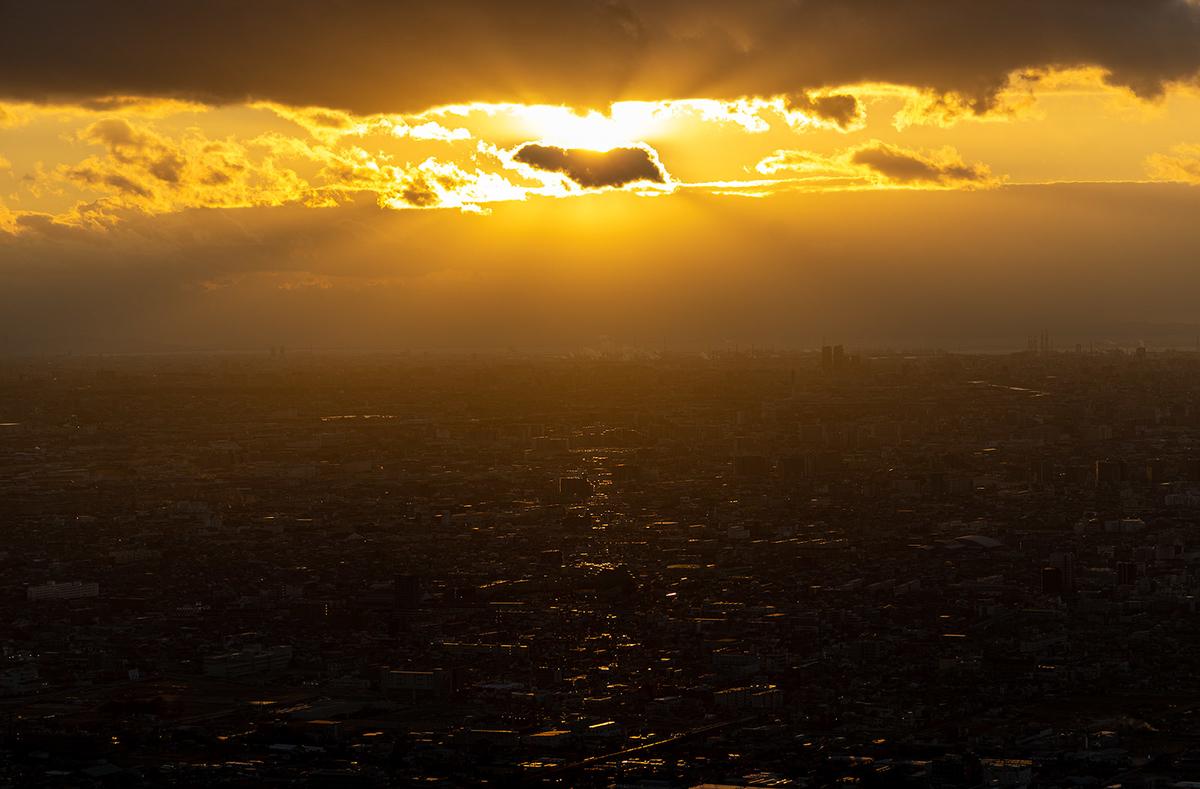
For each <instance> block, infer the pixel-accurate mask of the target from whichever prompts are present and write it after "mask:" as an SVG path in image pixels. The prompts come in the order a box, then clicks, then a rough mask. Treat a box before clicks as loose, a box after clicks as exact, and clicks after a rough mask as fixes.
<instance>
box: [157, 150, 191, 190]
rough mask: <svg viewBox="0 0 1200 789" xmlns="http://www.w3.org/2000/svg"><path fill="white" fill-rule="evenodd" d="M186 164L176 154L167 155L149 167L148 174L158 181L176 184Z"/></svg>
mask: <svg viewBox="0 0 1200 789" xmlns="http://www.w3.org/2000/svg"><path fill="white" fill-rule="evenodd" d="M186 164H187V162H185V161H184V160H183V158H182V157H181V156H179V155H178V154H175V153H168V154H167V155H166V156H163V157H162V158H161V159H159V160H158V161H156V162H155V163H154V164H152V165H150V174H151V175H153V176H154V177H155V178H157V179H158V180H160V181H166V182H167V183H171V184H177V183H179V177H180V175H181V174H182V173H183V168H184V166H185V165H186Z"/></svg>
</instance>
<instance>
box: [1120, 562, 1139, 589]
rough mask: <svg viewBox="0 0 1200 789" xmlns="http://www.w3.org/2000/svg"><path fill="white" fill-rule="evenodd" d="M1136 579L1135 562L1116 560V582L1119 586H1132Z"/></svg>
mask: <svg viewBox="0 0 1200 789" xmlns="http://www.w3.org/2000/svg"><path fill="white" fill-rule="evenodd" d="M1137 579H1138V566H1137V562H1117V583H1118V584H1119V585H1120V586H1133V585H1134V584H1135V583H1137Z"/></svg>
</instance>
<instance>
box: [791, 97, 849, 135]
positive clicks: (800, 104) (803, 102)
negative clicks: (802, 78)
mask: <svg viewBox="0 0 1200 789" xmlns="http://www.w3.org/2000/svg"><path fill="white" fill-rule="evenodd" d="M786 106H787V109H788V110H789V111H791V112H802V113H804V114H806V115H811V116H815V117H817V118H819V119H820V120H823V121H828V122H830V123H833V124H835V125H836V126H837V127H838V128H839V129H842V130H846V129H849V128H850V127H852V126H854V125H855V124H857V123H858V122H859V121H861V120H862V118H863V116H864V114H865V113H864V110H863V107H862V104H861V103H859V101H858V99H857V98H855V97H854V96H851V95H850V94H848V93H834V94H830V95H828V96H820V95H818V96H814V95H812V94H810V93H807V92H801V93H794V94H791V95H789V96H788V97H787V98H786Z"/></svg>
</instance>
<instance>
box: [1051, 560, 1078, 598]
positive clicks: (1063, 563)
mask: <svg viewBox="0 0 1200 789" xmlns="http://www.w3.org/2000/svg"><path fill="white" fill-rule="evenodd" d="M1050 566H1051V567H1053V568H1054V569H1056V570H1058V572H1059V573H1060V574H1061V578H1062V590H1063V593H1064V594H1065V593H1067V592H1073V591H1075V554H1073V553H1052V554H1050Z"/></svg>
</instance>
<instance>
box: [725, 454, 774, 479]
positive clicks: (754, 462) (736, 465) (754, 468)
mask: <svg viewBox="0 0 1200 789" xmlns="http://www.w3.org/2000/svg"><path fill="white" fill-rule="evenodd" d="M770 471H771V464H770V463H769V462H768V460H767V458H765V457H764V456H762V455H740V456H738V457H736V458H734V459H733V473H734V474H736V475H737V476H739V477H765V476H767V474H769V473H770Z"/></svg>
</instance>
